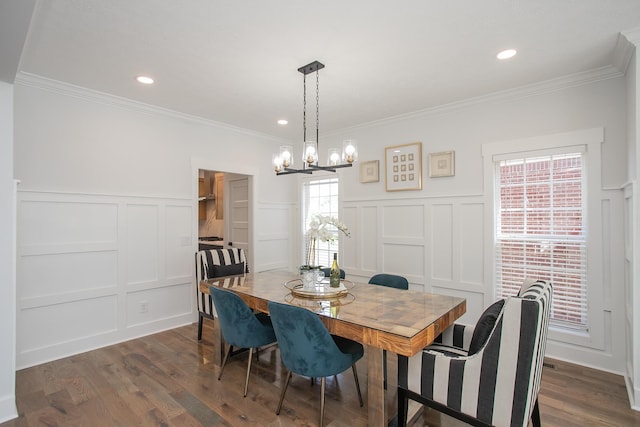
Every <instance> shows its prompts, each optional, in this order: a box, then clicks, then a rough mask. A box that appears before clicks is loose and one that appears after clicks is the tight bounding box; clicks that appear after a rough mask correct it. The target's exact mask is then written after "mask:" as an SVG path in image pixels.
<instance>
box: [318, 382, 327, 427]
mask: <svg viewBox="0 0 640 427" xmlns="http://www.w3.org/2000/svg"><path fill="white" fill-rule="evenodd" d="M326 383H327V379H326V378H325V377H322V379H321V380H320V424H318V426H319V427H322V426H323V425H324V388H325V385H326Z"/></svg>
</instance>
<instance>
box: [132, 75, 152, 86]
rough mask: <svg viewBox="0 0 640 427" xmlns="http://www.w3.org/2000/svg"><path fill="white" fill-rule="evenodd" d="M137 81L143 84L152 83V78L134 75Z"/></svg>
mask: <svg viewBox="0 0 640 427" xmlns="http://www.w3.org/2000/svg"><path fill="white" fill-rule="evenodd" d="M136 80H137V82H138V83H142V84H143V85H151V84H153V79H152V78H151V77H149V76H138V77H136Z"/></svg>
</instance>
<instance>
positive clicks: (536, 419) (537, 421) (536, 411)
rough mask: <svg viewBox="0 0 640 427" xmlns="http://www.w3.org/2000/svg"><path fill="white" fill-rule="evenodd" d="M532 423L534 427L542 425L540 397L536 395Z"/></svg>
mask: <svg viewBox="0 0 640 427" xmlns="http://www.w3.org/2000/svg"><path fill="white" fill-rule="evenodd" d="M531 423H532V424H533V427H540V426H541V425H542V424H541V423H540V407H539V406H538V398H537V397H536V403H535V405H533V413H532V414H531Z"/></svg>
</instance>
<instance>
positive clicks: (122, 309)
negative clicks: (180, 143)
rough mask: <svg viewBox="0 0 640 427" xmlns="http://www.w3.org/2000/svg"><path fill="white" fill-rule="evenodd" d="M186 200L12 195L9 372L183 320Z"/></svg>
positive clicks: (188, 234) (188, 264) (188, 312)
mask: <svg viewBox="0 0 640 427" xmlns="http://www.w3.org/2000/svg"><path fill="white" fill-rule="evenodd" d="M192 215H193V201H192V200H191V199H184V200H182V199H175V198H171V199H163V198H151V197H148V198H147V197H132V196H117V195H88V194H71V193H64V194H63V193H53V192H36V191H21V192H19V193H18V223H19V226H18V236H17V248H18V251H17V253H18V259H17V265H16V267H17V268H16V270H17V271H16V273H17V337H18V339H17V347H16V350H17V357H16V366H17V368H18V369H21V368H24V367H27V366H32V365H35V364H39V363H43V362H46V361H49V360H53V359H57V358H59V357H63V356H67V355H69V354H75V353H78V352H82V351H87V350H90V349H92V348H96V347H101V346H105V345H109V344H113V343H115V342H118V341H124V340H127V339H130V338H134V337H137V336H140V335H145V334H149V333H153V332H157V331H160V330H163V329H167V328H172V327H177V326H181V325H184V324H187V323H191V321H192V320H193V318H194V313H193V307H194V305H195V299H194V298H195V297H194V295H195V292H194V289H193V286H194V285H193V265H194V264H193V254H194V253H195V251H196V239H195V237H194V236H193V232H192V229H193V225H192V222H193V221H192V218H191V217H192Z"/></svg>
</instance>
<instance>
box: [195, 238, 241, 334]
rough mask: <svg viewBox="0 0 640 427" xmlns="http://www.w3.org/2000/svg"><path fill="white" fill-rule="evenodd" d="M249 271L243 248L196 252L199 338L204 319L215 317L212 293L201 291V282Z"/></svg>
mask: <svg viewBox="0 0 640 427" xmlns="http://www.w3.org/2000/svg"><path fill="white" fill-rule="evenodd" d="M245 272H247V273H248V272H249V269H248V267H247V257H246V255H245V252H244V250H243V249H239V248H224V249H209V250H205V251H198V252H196V297H197V299H198V340H201V339H202V321H203V319H204V318H205V317H206V318H208V319H212V320H213V319H214V317H215V314H216V313H215V308H214V306H213V301H212V300H211V295H209V294H205V293H202V292H200V282H201V281H202V280H206V279H213V278H215V277H224V276H232V275H235V274H243V273H245Z"/></svg>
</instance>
